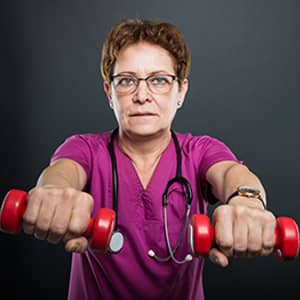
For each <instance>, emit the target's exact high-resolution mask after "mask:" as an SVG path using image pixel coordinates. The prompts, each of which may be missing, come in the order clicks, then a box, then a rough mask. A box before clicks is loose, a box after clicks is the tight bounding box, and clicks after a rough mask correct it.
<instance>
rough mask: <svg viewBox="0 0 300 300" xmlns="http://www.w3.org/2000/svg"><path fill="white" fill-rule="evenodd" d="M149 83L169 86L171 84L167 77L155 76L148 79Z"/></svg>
mask: <svg viewBox="0 0 300 300" xmlns="http://www.w3.org/2000/svg"><path fill="white" fill-rule="evenodd" d="M149 81H150V83H151V84H152V85H169V84H171V79H170V78H169V77H168V76H164V75H155V76H153V77H151V78H149Z"/></svg>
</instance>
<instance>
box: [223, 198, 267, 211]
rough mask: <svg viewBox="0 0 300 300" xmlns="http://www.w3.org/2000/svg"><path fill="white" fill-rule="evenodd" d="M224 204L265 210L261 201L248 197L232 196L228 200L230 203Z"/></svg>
mask: <svg viewBox="0 0 300 300" xmlns="http://www.w3.org/2000/svg"><path fill="white" fill-rule="evenodd" d="M225 204H228V205H238V206H247V207H250V208H259V209H266V206H265V204H264V202H262V201H261V200H259V199H257V198H250V197H243V196H234V197H232V198H231V199H230V201H227V202H226V203H225Z"/></svg>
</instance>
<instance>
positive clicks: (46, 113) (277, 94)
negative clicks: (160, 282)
mask: <svg viewBox="0 0 300 300" xmlns="http://www.w3.org/2000/svg"><path fill="white" fill-rule="evenodd" d="M299 13H300V4H299V1H296V0H295V1H288V0H287V1H279V0H278V1H277V0H274V1H246V0H243V1H241V0H240V1H238V0H237V1H174V0H172V1H171V0H166V1H147V2H142V1H129V0H127V1H121V0H119V1H116V0H112V1H95V0H93V1H79V0H76V1H33V0H27V1H10V2H9V1H6V2H5V1H2V2H1V4H0V22H1V23H0V24H1V29H0V30H1V42H0V43H1V48H0V49H1V55H0V66H1V68H0V70H1V71H0V74H1V81H0V82H1V89H0V97H1V101H0V103H1V106H0V108H1V109H0V114H1V115H0V116H1V117H0V120H1V126H0V128H1V129H0V130H1V136H2V143H1V148H0V158H1V164H0V187H1V188H0V196H1V200H2V199H3V197H4V195H5V193H6V192H7V191H8V190H9V189H11V188H19V189H25V190H29V189H30V188H32V187H33V186H34V184H35V182H36V180H37V177H38V175H39V173H40V172H41V170H42V169H43V168H44V167H45V166H46V165H47V164H48V161H49V158H50V156H51V154H52V153H53V151H54V150H55V148H56V147H57V146H58V145H59V144H60V143H61V142H62V141H63V140H64V139H65V138H66V137H67V136H69V135H71V134H73V133H79V132H80V133H84V132H98V131H104V130H109V129H111V128H112V127H113V126H115V124H116V123H115V120H114V117H113V115H112V113H111V110H110V109H109V107H108V105H107V102H106V98H105V96H104V93H103V90H102V81H101V78H100V74H99V67H98V66H99V61H100V59H99V54H100V51H101V45H102V43H103V40H104V38H105V36H106V34H107V33H108V31H109V30H110V28H111V26H112V25H113V24H114V23H115V22H117V21H119V19H120V18H124V17H141V18H151V19H155V20H163V21H170V22H173V23H175V24H177V26H178V27H179V28H181V30H182V31H183V33H184V35H185V37H186V41H187V43H188V45H189V47H190V50H191V53H192V70H191V76H190V90H189V93H188V95H187V99H186V102H185V104H184V107H183V109H182V110H181V111H180V112H179V113H178V115H177V117H176V121H175V123H174V128H175V129H176V130H179V131H182V132H187V131H189V132H192V133H193V134H209V135H212V136H215V137H218V138H219V139H221V140H223V141H224V142H225V143H226V144H228V145H229V146H230V147H231V149H232V150H233V151H234V152H235V153H236V155H237V156H238V157H239V158H240V159H241V160H244V161H245V162H246V164H247V165H248V166H249V168H250V169H252V170H253V171H255V172H256V173H257V174H258V175H259V176H260V177H261V179H262V181H263V183H264V184H265V186H266V188H267V191H268V199H269V209H270V210H272V211H273V212H274V213H275V214H276V215H277V216H279V215H287V216H291V217H293V218H295V219H296V221H297V222H298V223H300V215H299V208H300V199H299V198H300V196H299V184H298V182H299V171H298V170H299V167H300V138H299V129H300V120H299V118H298V114H299V108H300V104H299V100H300V86H299V79H300V55H299V53H300V18H299ZM0 245H1V246H0V253H1V256H0V285H1V293H3V294H4V293H8V294H9V295H10V296H9V297H7V298H8V299H56V300H60V299H66V295H67V288H68V280H69V268H70V258H71V257H70V255H69V254H67V253H65V252H64V249H63V245H51V244H48V243H47V242H41V241H38V240H35V239H34V238H32V237H29V236H26V235H24V234H21V235H20V236H10V235H6V234H3V233H0ZM299 263H300V261H299V260H296V261H294V262H289V263H282V262H280V261H278V260H277V259H276V258H275V257H274V256H270V257H267V258H257V259H252V260H242V259H240V260H232V261H231V265H230V266H229V267H228V268H227V269H220V268H219V267H217V266H215V265H213V264H212V263H211V262H209V261H208V262H207V264H206V268H205V279H204V282H205V291H206V295H207V299H208V300H212V299H218V298H217V297H221V296H222V299H231V300H234V299H271V298H273V299H280V298H281V297H284V298H285V299H290V298H292V297H293V299H297V298H298V296H297V294H298V293H299V292H300V284H299V279H300V268H299ZM1 299H2V296H1Z"/></svg>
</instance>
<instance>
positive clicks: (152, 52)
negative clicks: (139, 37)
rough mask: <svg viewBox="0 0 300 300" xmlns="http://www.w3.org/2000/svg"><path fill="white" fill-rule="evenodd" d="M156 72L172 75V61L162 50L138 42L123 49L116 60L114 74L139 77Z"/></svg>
mask: <svg viewBox="0 0 300 300" xmlns="http://www.w3.org/2000/svg"><path fill="white" fill-rule="evenodd" d="M156 71H165V72H168V73H174V71H175V68H174V59H173V57H172V55H171V54H170V53H169V52H168V51H167V50H166V49H164V48H162V47H160V46H158V45H154V44H150V43H147V42H139V43H137V44H133V45H129V46H128V47H126V48H125V49H123V50H122V51H121V52H120V53H119V56H118V58H117V60H116V63H115V66H114V73H115V74H117V73H121V72H134V73H137V74H139V75H143V74H149V73H151V72H156Z"/></svg>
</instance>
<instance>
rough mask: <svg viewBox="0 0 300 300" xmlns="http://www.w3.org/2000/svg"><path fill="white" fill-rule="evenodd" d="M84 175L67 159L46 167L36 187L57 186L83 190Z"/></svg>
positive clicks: (77, 165)
mask: <svg viewBox="0 0 300 300" xmlns="http://www.w3.org/2000/svg"><path fill="white" fill-rule="evenodd" d="M85 184H86V175H85V172H84V170H83V168H82V167H81V166H80V165H79V164H77V163H76V162H73V161H71V160H67V159H60V160H58V161H56V162H54V163H53V164H51V165H50V166H49V167H47V168H46V169H45V170H44V171H43V172H42V173H41V175H40V177H39V179H38V181H37V186H39V187H40V186H47V185H48V186H50V185H51V186H57V187H65V188H68V187H70V188H74V189H76V190H83V189H84V186H85Z"/></svg>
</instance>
